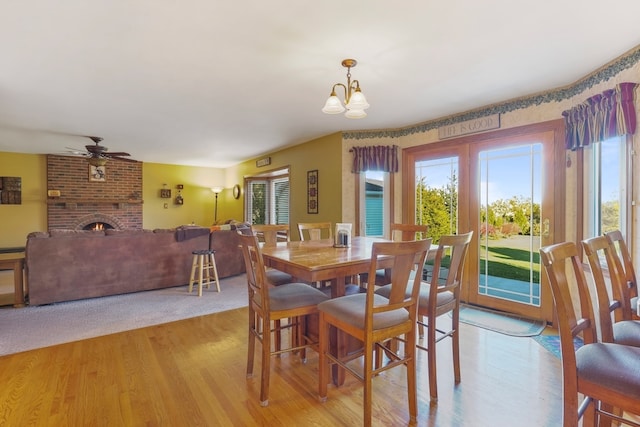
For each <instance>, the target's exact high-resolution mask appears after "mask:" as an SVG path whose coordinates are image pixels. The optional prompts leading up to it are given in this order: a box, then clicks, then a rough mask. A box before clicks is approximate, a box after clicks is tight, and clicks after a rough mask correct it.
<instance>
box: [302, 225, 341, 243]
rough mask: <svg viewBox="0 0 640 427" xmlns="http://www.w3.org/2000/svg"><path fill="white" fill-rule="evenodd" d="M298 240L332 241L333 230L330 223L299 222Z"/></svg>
mask: <svg viewBox="0 0 640 427" xmlns="http://www.w3.org/2000/svg"><path fill="white" fill-rule="evenodd" d="M298 232H299V233H300V240H320V239H333V228H332V225H331V223H330V222H299V223H298Z"/></svg>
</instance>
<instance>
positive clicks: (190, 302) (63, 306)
mask: <svg viewBox="0 0 640 427" xmlns="http://www.w3.org/2000/svg"><path fill="white" fill-rule="evenodd" d="M220 288H221V292H220V293H218V292H216V291H215V286H212V287H211V289H206V288H205V289H204V291H203V295H202V297H200V298H198V293H197V289H194V290H193V292H192V293H191V294H189V293H188V292H187V286H179V287H175V288H168V289H160V290H155V291H147V292H137V293H132V294H125V295H116V296H110V297H102V298H91V299H85V300H80V301H70V302H63V303H57V304H51V305H44V306H36V307H25V308H13V307H11V306H8V307H2V308H0V356H2V355H6V354H12V353H18V352H21V351H26V350H32V349H34V348H41V347H47V346H51V345H55V344H61V343H66V342H71V341H78V340H82V339H86V338H92V337H96V336H101V335H107V334H112V333H116V332H122V331H127V330H131V329H137V328H142V327H145V326H151V325H157V324H160V323H167V322H172V321H176V320H181V319H187V318H190V317H196V316H201V315H205V314H211V313H215V312H219V311H225V310H231V309H234V308H239V307H245V306H246V305H247V282H246V277H245V275H244V274H241V275H239V276H233V277H227V278H225V279H221V280H220Z"/></svg>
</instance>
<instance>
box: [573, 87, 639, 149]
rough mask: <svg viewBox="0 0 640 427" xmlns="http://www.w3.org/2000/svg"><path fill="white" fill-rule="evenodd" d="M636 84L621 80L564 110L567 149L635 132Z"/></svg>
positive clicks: (582, 146) (578, 147) (579, 147)
mask: <svg viewBox="0 0 640 427" xmlns="http://www.w3.org/2000/svg"><path fill="white" fill-rule="evenodd" d="M636 86H637V83H620V84H618V85H616V87H615V88H614V89H608V90H605V91H604V92H602V93H601V94H597V95H594V96H592V97H590V98H587V99H586V100H585V101H584V102H583V103H581V104H579V105H576V106H575V107H573V108H571V109H570V110H566V111H563V112H562V115H563V116H564V118H565V123H566V137H565V145H566V148H567V150H578V149H581V148H584V147H586V146H588V145H589V144H591V143H592V142H596V141H604V140H606V139H609V138H612V137H614V136H621V135H633V134H634V133H635V131H636V110H635V88H636Z"/></svg>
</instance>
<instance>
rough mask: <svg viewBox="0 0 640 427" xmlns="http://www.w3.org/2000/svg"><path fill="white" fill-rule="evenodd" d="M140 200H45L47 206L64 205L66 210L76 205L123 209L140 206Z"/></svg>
mask: <svg viewBox="0 0 640 427" xmlns="http://www.w3.org/2000/svg"><path fill="white" fill-rule="evenodd" d="M142 203H143V201H142V200H141V199H60V198H50V199H47V204H48V205H64V207H65V208H67V209H74V208H75V207H76V206H78V205H118V207H119V208H123V207H124V206H125V205H138V204H142Z"/></svg>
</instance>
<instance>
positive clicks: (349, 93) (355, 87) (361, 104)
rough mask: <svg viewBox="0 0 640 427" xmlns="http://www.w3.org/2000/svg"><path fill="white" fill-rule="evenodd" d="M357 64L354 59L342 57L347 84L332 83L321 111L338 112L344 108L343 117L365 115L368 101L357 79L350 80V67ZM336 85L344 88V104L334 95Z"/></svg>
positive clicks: (362, 116) (360, 117)
mask: <svg viewBox="0 0 640 427" xmlns="http://www.w3.org/2000/svg"><path fill="white" fill-rule="evenodd" d="M357 64H358V61H356V60H355V59H344V60H343V61H342V66H343V67H345V68H346V69H347V84H346V85H344V84H342V83H336V84H334V85H333V87H332V88H331V94H330V95H329V99H327V102H326V103H325V104H324V107H323V108H322V112H323V113H325V114H340V113H342V112H343V111H344V110H345V108H346V110H347V112H346V113H345V117H347V118H349V119H362V118H364V117H366V116H367V113H365V111H364V110H366V109H367V108H369V103H368V102H367V99H366V98H365V97H364V94H363V93H362V91H361V90H360V82H359V81H358V80H353V81H351V68H353V67H355V66H356V65H357ZM338 86H339V87H342V89H343V90H344V106H343V105H342V101H340V98H338V96H337V95H336V87H338Z"/></svg>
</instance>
